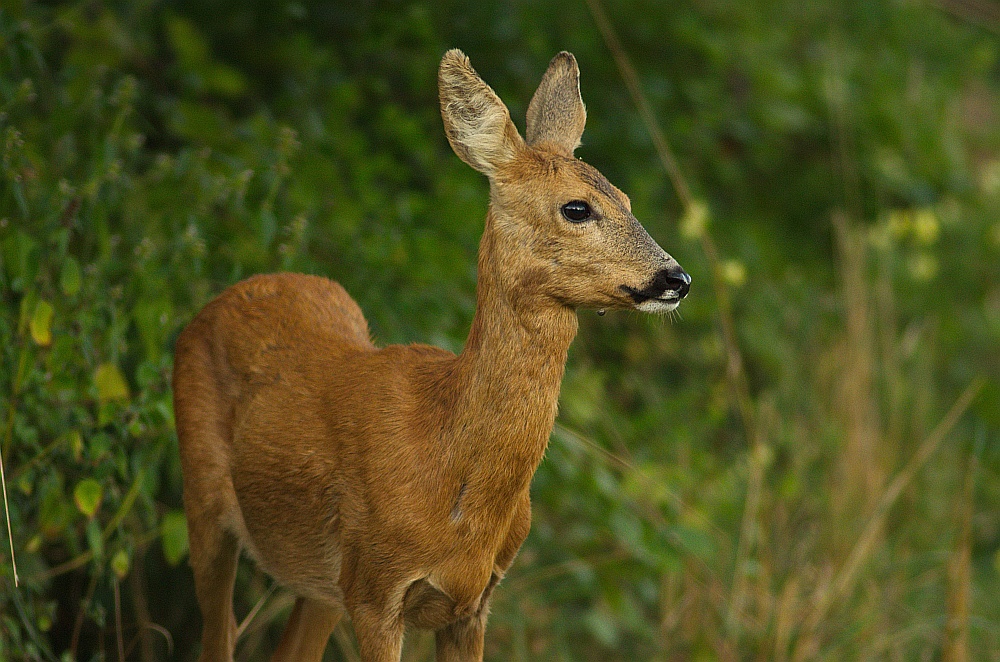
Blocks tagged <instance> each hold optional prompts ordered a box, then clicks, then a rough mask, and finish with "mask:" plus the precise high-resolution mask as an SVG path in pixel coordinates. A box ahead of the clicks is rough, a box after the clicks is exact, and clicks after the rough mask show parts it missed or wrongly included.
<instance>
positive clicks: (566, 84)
mask: <svg viewBox="0 0 1000 662" xmlns="http://www.w3.org/2000/svg"><path fill="white" fill-rule="evenodd" d="M586 123H587V109H586V107H585V106H584V105H583V98H582V97H581V96H580V68H579V67H578V66H577V63H576V58H575V57H573V54H572V53H568V52H566V51H563V52H561V53H559V54H558V55H556V56H555V57H554V58H552V61H551V62H550V63H549V68H548V69H547V70H546V71H545V75H544V76H542V81H541V83H539V85H538V89H537V90H536V91H535V95H534V96H533V97H532V98H531V103H530V104H529V105H528V116H527V125H526V128H525V138H526V140H527V143H528V144H529V145H531V146H536V145H541V144H542V143H549V144H550V145H551V146H553V147H555V148H556V149H558V150H560V151H562V152H564V153H567V154H568V155H572V153H573V150H575V149H576V148H577V147H578V146H579V144H580V138H581V136H583V127H584V125H585V124H586Z"/></svg>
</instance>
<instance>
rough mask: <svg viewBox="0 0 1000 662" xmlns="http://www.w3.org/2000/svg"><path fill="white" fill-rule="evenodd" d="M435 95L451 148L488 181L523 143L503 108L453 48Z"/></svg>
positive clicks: (462, 56) (487, 86)
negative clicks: (438, 99)
mask: <svg viewBox="0 0 1000 662" xmlns="http://www.w3.org/2000/svg"><path fill="white" fill-rule="evenodd" d="M438 94H439V96H440V98H441V117H442V118H443V119H444V131H445V134H447V136H448V142H450V143H451V148H452V149H453V150H455V154H457V155H458V157H459V158H460V159H462V160H463V161H465V162H466V163H468V164H469V165H470V166H472V167H473V168H475V169H476V170H478V171H479V172H481V173H483V174H484V175H486V176H487V177H490V178H492V177H493V175H494V173H495V172H496V169H497V168H498V167H500V166H501V165H503V164H504V163H507V162H509V161H511V160H513V159H514V158H515V157H516V156H517V154H518V152H520V151H521V149H523V147H524V141H523V140H522V139H521V135H520V134H519V133H518V132H517V128H516V127H515V126H514V123H513V122H511V121H510V112H509V111H508V110H507V106H505V105H504V104H503V102H502V101H500V98H499V97H497V95H496V93H495V92H494V91H493V90H492V89H490V86H489V85H487V84H486V83H485V82H483V79H482V78H480V77H479V74H477V73H476V71H475V69H473V68H472V65H471V64H469V58H467V57H466V56H465V53H463V52H462V51H460V50H458V49H457V48H454V49H452V50H450V51H448V52H447V53H445V54H444V58H442V60H441V67H440V69H438Z"/></svg>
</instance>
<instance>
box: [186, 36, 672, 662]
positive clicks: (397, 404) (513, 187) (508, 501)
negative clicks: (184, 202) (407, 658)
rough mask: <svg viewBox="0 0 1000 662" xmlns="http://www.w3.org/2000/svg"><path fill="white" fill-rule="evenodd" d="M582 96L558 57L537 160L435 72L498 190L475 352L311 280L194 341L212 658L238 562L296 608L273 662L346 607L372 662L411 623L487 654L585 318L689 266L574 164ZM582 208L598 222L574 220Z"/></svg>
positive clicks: (457, 652) (223, 311) (542, 103)
mask: <svg viewBox="0 0 1000 662" xmlns="http://www.w3.org/2000/svg"><path fill="white" fill-rule="evenodd" d="M578 79H579V72H578V70H577V66H576V61H575V59H574V58H573V56H572V55H570V54H568V53H561V54H560V55H558V56H556V58H555V59H554V60H553V62H552V64H551V65H550V67H549V70H548V71H547V72H546V74H545V77H544V78H543V81H542V84H541V85H540V86H539V90H538V92H537V93H536V95H535V98H534V99H533V100H532V104H531V108H533V109H534V110H530V111H529V121H528V135H529V137H530V138H531V141H530V142H529V143H525V142H524V141H523V140H522V139H521V137H520V135H519V134H518V132H517V130H516V129H515V128H514V125H513V124H512V123H511V121H510V117H509V115H508V113H507V109H506V107H504V105H503V104H502V103H501V102H500V100H499V99H498V98H497V97H496V95H495V94H494V93H493V91H492V90H490V88H489V87H488V86H487V85H486V84H485V83H484V82H483V81H482V80H481V79H480V78H479V77H478V75H477V74H476V73H475V71H473V70H472V68H471V66H470V65H469V62H468V60H467V59H466V58H465V56H464V55H462V54H461V52H459V51H449V52H448V53H447V54H446V55H445V57H444V60H443V61H442V64H441V70H440V76H439V85H440V90H441V108H442V115H443V118H444V123H445V127H446V131H447V135H448V138H449V140H450V141H451V143H452V146H453V147H454V149H455V152H456V153H457V154H458V155H459V156H460V157H461V158H462V159H463V160H465V161H466V162H468V163H469V164H470V165H472V166H473V167H475V168H477V169H479V170H481V171H482V172H484V173H486V174H487V175H488V176H489V178H490V190H491V201H490V208H489V211H488V213H487V216H486V226H485V229H484V233H483V238H482V243H481V246H480V252H479V282H478V286H477V310H476V315H475V318H474V320H473V323H472V329H471V331H470V333H469V338H468V341H467V343H466V346H465V349H464V350H463V352H462V353H461V354H460V355H458V356H455V355H453V354H451V353H449V352H446V351H444V350H441V349H437V348H434V347H428V346H424V345H410V346H398V345H395V346H388V347H384V348H381V349H379V348H376V347H375V346H374V345H373V344H372V343H371V341H370V340H369V334H368V329H367V325H366V323H365V320H364V317H363V315H362V313H361V311H360V310H359V309H358V307H357V305H356V304H355V303H354V301H353V300H351V298H350V297H349V296H348V295H347V293H346V292H345V291H344V289H343V288H342V287H340V285H338V284H336V283H334V282H331V281H329V280H326V279H324V278H319V277H314V276H302V275H297V274H277V275H270V276H257V277H254V278H250V279H249V280H246V281H243V282H241V283H239V284H237V285H234V286H233V287H231V288H229V289H228V290H226V291H225V292H223V293H222V294H221V295H220V296H219V297H218V298H217V299H215V300H214V301H212V302H211V303H210V304H209V305H208V306H206V307H205V309H204V310H203V311H202V312H201V313H199V314H198V315H197V316H196V317H195V319H194V320H193V321H192V322H191V323H190V324H189V325H188V327H187V328H186V329H185V330H184V332H183V333H182V334H181V337H180V338H179V339H178V342H177V350H176V364H175V372H174V405H175V411H176V417H177V433H178V437H179V440H180V450H181V462H182V465H183V471H184V506H185V510H186V512H187V517H188V526H189V531H190V542H191V565H192V568H193V570H194V576H195V586H196V590H197V596H198V602H199V605H200V607H201V611H202V616H203V619H204V632H203V635H202V636H203V647H202V656H201V659H202V660H206V661H217V660H226V661H228V660H231V659H232V651H233V645H234V636H235V622H234V618H233V614H232V605H231V601H232V587H233V580H234V577H235V568H236V562H237V558H238V555H239V552H240V550H241V549H243V550H245V551H246V552H247V553H248V554H249V555H250V556H251V557H252V558H253V559H254V560H255V561H256V562H257V564H258V565H259V566H260V567H261V568H262V569H264V570H265V571H266V572H267V573H269V574H270V575H271V576H273V577H274V578H275V579H276V580H277V581H278V582H280V583H281V584H282V585H284V586H285V587H287V588H288V589H290V590H291V591H293V592H294V593H295V594H297V595H298V596H299V597H298V601H297V603H296V606H295V609H294V610H293V612H292V615H291V618H290V620H289V624H288V626H287V629H286V631H285V635H284V637H283V639H282V641H281V644H280V645H279V648H278V650H277V651H276V652H275V655H274V659H277V660H319V659H321V658H322V654H323V649H324V647H325V645H326V642H327V638H328V637H329V635H330V633H331V631H332V629H333V627H334V626H335V625H336V623H337V621H338V620H339V618H340V616H341V614H342V613H343V612H344V611H345V610H346V611H347V613H349V614H350V617H351V620H352V622H353V624H354V629H355V631H356V633H357V638H358V643H359V645H360V649H361V656H362V659H364V660H365V661H366V662H376V661H379V662H381V661H386V662H388V661H396V660H398V659H399V657H400V650H401V646H402V636H403V628H404V623H406V622H409V623H412V624H414V625H416V626H418V627H423V628H430V629H434V630H436V631H437V635H436V637H437V659H438V660H439V661H442V662H443V661H455V662H457V661H469V660H481V659H482V655H483V633H484V630H485V624H486V614H487V609H488V603H489V597H490V594H491V591H492V590H493V588H494V586H495V585H496V584H497V582H499V581H500V579H501V578H502V577H503V574H504V572H505V571H506V570H507V568H508V567H509V566H510V564H511V562H512V561H513V559H514V556H515V555H516V553H517V550H518V548H519V547H520V545H521V543H522V541H523V540H524V538H525V536H526V535H527V533H528V528H529V526H530V521H531V504H530V502H529V496H528V488H529V484H530V482H531V477H532V475H533V474H534V471H535V469H536V467H537V466H538V463H539V462H540V461H541V459H542V455H543V453H544V451H545V447H546V444H547V442H548V438H549V434H550V432H551V430H552V425H553V423H554V420H555V416H556V402H557V399H558V395H559V385H560V382H561V380H562V376H563V369H564V366H565V362H566V352H567V350H568V348H569V345H570V342H571V341H572V340H573V337H574V335H575V334H576V331H577V319H576V312H575V311H576V308H577V307H581V306H590V307H621V308H632V307H634V306H635V302H634V301H633V300H632V299H630V298H629V296H628V295H627V294H626V293H625V292H623V290H622V286H623V285H624V286H628V287H631V288H634V290H641V289H642V288H643V287H644V286H646V284H647V283H649V282H652V280H653V278H654V275H655V274H656V273H657V272H659V271H662V270H664V269H675V270H677V271H679V267H677V266H676V263H675V262H673V259H672V258H670V257H669V256H668V255H667V254H666V253H664V252H663V250H662V249H660V248H659V247H658V246H657V245H656V244H655V242H653V241H652V239H650V238H649V236H648V235H647V234H646V233H645V231H644V230H643V229H642V227H641V226H640V225H639V224H638V222H637V221H636V220H635V218H634V217H632V215H631V212H630V207H629V202H628V198H626V197H625V196H624V194H622V193H621V192H620V191H618V189H616V188H614V187H613V186H611V185H610V184H609V183H607V180H606V179H604V178H603V177H602V176H601V175H600V173H598V172H597V171H596V170H593V169H592V168H590V167H589V166H586V165H585V164H582V163H581V162H579V161H577V160H576V159H574V157H573V155H572V149H573V147H574V146H575V145H576V144H578V142H579V139H580V133H581V132H582V130H583V120H584V111H583V103H582V101H581V100H580V97H579V86H578ZM570 200H585V201H587V202H589V203H590V204H591V206H592V207H593V208H594V210H595V212H596V213H597V216H596V217H595V218H594V219H593V220H592V221H588V222H586V223H581V224H574V223H570V222H568V221H567V220H566V219H565V218H563V217H562V216H561V213H560V208H561V206H562V205H563V204H565V203H566V202H568V201H570ZM685 292H686V289H685V290H684V292H681V293H680V295H679V297H683V295H684V293H685ZM671 305H676V303H673V304H671Z"/></svg>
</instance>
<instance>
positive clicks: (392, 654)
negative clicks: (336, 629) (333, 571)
mask: <svg viewBox="0 0 1000 662" xmlns="http://www.w3.org/2000/svg"><path fill="white" fill-rule="evenodd" d="M349 609H350V613H351V621H352V622H353V623H354V634H355V636H357V639H358V649H359V651H360V653H361V659H362V660H363V661H364V662H399V659H400V657H401V656H402V654H403V614H402V610H400V609H395V610H391V611H388V612H387V610H385V609H384V608H380V607H377V606H373V605H367V604H364V605H355V606H354V607H353V608H349Z"/></svg>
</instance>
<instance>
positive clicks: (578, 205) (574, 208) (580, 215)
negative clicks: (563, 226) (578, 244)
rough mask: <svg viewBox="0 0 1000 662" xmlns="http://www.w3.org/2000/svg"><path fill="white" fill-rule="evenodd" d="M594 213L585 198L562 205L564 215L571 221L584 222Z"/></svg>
mask: <svg viewBox="0 0 1000 662" xmlns="http://www.w3.org/2000/svg"><path fill="white" fill-rule="evenodd" d="M593 214H594V212H593V210H592V209H591V208H590V205H588V204H587V203H586V202H584V201H583V200H571V201H570V202H567V203H566V204H564V205H563V206H562V215H563V216H564V217H565V218H566V220H567V221H570V222H571V223H583V222H584V221H586V220H587V219H588V218H590V217H591V216H592V215H593Z"/></svg>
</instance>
